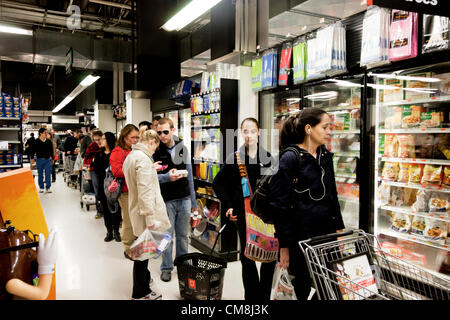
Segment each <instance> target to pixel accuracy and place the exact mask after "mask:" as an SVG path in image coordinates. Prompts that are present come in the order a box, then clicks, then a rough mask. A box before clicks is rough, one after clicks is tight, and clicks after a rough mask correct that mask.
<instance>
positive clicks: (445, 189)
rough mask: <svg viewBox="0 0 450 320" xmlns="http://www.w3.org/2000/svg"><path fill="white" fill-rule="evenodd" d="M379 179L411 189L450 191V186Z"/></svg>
mask: <svg viewBox="0 0 450 320" xmlns="http://www.w3.org/2000/svg"><path fill="white" fill-rule="evenodd" d="M378 181H382V182H384V183H385V184H386V185H388V186H393V187H403V188H411V189H418V190H425V191H435V192H443V193H450V189H449V188H443V187H432V186H424V185H421V184H417V183H408V182H396V181H388V180H383V179H381V178H380V179H378Z"/></svg>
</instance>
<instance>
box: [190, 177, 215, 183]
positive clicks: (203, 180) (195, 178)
mask: <svg viewBox="0 0 450 320" xmlns="http://www.w3.org/2000/svg"><path fill="white" fill-rule="evenodd" d="M194 180H197V181H202V182H206V183H212V182H211V181H209V180H205V179H202V178H199V177H194Z"/></svg>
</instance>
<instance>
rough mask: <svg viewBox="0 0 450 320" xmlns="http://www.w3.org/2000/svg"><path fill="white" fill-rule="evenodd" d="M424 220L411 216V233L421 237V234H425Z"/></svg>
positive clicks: (420, 217)
mask: <svg viewBox="0 0 450 320" xmlns="http://www.w3.org/2000/svg"><path fill="white" fill-rule="evenodd" d="M425 227H426V223H425V218H424V217H422V216H413V218H412V222H411V233H413V234H417V235H419V236H423V233H424V232H425Z"/></svg>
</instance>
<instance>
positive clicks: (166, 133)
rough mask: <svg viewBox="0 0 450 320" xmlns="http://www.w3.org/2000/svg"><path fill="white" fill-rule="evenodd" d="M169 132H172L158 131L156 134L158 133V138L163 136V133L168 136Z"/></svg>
mask: <svg viewBox="0 0 450 320" xmlns="http://www.w3.org/2000/svg"><path fill="white" fill-rule="evenodd" d="M169 132H170V131H169V130H163V131H156V133H158V136H160V135H162V134H163V133H164V134H165V135H166V136H167V135H168V134H169Z"/></svg>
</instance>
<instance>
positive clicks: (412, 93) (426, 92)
mask: <svg viewBox="0 0 450 320" xmlns="http://www.w3.org/2000/svg"><path fill="white" fill-rule="evenodd" d="M408 76H410V77H416V78H418V79H420V78H431V77H432V76H433V73H432V72H422V73H412V74H408ZM418 79H414V80H406V81H405V99H406V100H415V99H426V98H429V97H430V92H431V91H430V87H431V82H428V81H418Z"/></svg>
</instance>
